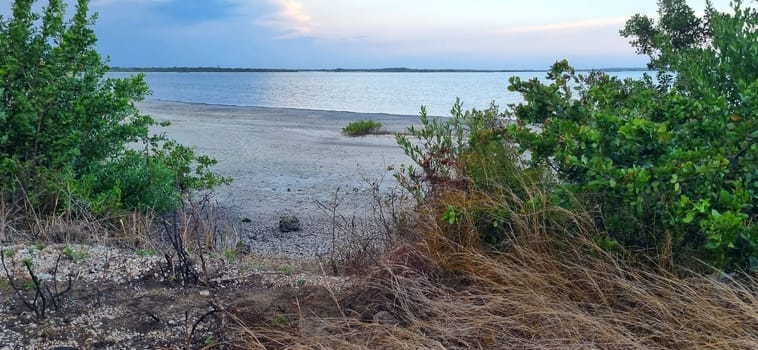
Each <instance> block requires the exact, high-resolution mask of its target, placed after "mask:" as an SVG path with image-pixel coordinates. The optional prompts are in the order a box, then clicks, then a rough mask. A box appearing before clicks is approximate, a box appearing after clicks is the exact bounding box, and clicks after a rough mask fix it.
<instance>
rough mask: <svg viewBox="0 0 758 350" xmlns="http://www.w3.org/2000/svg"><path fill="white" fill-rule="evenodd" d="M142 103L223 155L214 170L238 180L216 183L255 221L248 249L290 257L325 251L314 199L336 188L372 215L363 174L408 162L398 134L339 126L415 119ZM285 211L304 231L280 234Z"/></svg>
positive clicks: (178, 133) (355, 209)
mask: <svg viewBox="0 0 758 350" xmlns="http://www.w3.org/2000/svg"><path fill="white" fill-rule="evenodd" d="M138 107H139V108H140V110H141V111H142V112H143V113H145V114H149V115H152V116H153V117H154V118H156V119H157V120H159V121H170V122H171V126H170V127H168V128H165V129H164V131H165V132H166V133H167V135H168V136H169V137H171V138H173V139H175V140H177V141H179V142H180V143H182V144H185V145H190V146H193V147H195V149H196V150H197V151H198V152H199V153H203V154H207V155H209V156H211V157H213V158H216V159H217V160H218V161H219V164H218V165H217V166H216V167H215V170H216V171H217V172H218V173H219V174H222V175H224V176H231V177H233V178H234V182H233V183H232V184H231V185H230V186H225V187H223V188H219V189H217V190H216V191H215V192H216V193H217V196H216V198H218V200H219V202H220V203H221V204H222V205H224V206H227V207H230V208H234V209H235V210H236V211H237V212H238V213H239V215H240V217H243V218H249V219H251V220H252V223H251V227H249V230H250V232H249V235H250V236H251V239H252V241H251V248H252V249H253V250H256V249H257V248H259V249H260V250H261V252H266V253H274V254H285V255H293V254H294V255H298V254H307V253H304V252H309V251H314V252H318V251H323V247H318V246H317V247H313V245H314V244H316V245H318V244H320V242H321V241H323V239H324V237H321V236H322V235H323V234H324V233H325V232H326V231H328V230H327V228H326V227H325V225H326V218H325V217H324V215H323V213H322V211H321V210H319V209H318V206H317V205H316V201H317V200H318V201H322V202H326V201H329V200H330V199H331V198H333V196H334V193H335V190H336V189H337V188H338V187H339V188H340V189H341V192H342V193H344V194H345V195H344V196H345V197H346V198H345V199H344V202H345V203H343V204H342V205H341V208H340V209H341V210H345V211H347V214H348V215H353V214H356V215H358V216H361V215H365V214H369V213H367V211H370V205H369V202H368V200H367V197H366V194H365V192H366V190H367V188H368V187H369V185H368V184H367V183H366V180H368V181H369V182H380V183H383V184H384V185H388V184H391V183H393V182H394V179H393V178H392V172H390V171H387V168H388V167H389V166H395V167H398V166H399V165H400V164H403V163H404V164H408V163H409V162H410V159H409V158H408V157H407V156H405V155H404V154H403V152H402V150H401V149H400V148H399V147H398V146H397V144H396V143H395V139H394V136H392V135H371V136H365V137H347V136H344V135H342V134H341V132H340V130H341V129H342V127H344V126H345V125H346V124H347V123H348V122H350V121H351V120H358V119H367V118H371V119H374V120H377V121H380V122H382V123H383V125H384V127H385V129H387V130H390V131H403V130H405V128H406V127H408V126H409V125H411V124H416V123H417V121H418V118H416V117H415V116H403V115H390V114H370V113H368V114H367V113H352V112H339V111H321V110H305V109H290V108H269V107H240V106H221V105H208V104H197V103H182V102H168V101H157V100H146V101H143V102H140V103H139V104H138ZM287 214H294V215H297V216H298V217H299V218H301V221H302V224H303V231H301V232H299V233H298V234H296V235H293V234H288V235H284V234H280V233H279V232H278V229H277V225H278V220H279V217H280V216H282V215H287ZM298 246H300V247H301V248H297V247H298ZM256 247H257V248H256Z"/></svg>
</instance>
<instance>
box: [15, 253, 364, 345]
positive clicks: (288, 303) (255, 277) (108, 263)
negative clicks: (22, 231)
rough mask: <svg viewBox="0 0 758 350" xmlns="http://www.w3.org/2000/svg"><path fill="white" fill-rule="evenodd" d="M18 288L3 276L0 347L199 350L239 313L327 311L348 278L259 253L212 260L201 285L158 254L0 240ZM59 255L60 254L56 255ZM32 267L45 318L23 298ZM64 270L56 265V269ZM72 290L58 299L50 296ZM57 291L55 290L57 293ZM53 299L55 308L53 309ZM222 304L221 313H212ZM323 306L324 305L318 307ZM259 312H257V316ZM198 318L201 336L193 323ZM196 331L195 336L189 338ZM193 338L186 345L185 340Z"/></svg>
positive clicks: (280, 316) (274, 317)
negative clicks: (174, 271)
mask: <svg viewBox="0 0 758 350" xmlns="http://www.w3.org/2000/svg"><path fill="white" fill-rule="evenodd" d="M2 249H3V255H4V260H5V266H6V267H7V269H8V274H9V275H10V277H11V278H12V279H13V281H14V282H13V285H15V288H14V287H13V285H12V284H11V282H10V281H9V280H8V278H7V277H6V273H5V271H2V277H0V320H2V327H0V349H3V350H5V349H54V348H56V347H58V349H155V348H175V349H184V348H193V349H194V348H201V347H203V346H205V345H211V344H214V343H215V344H216V345H219V344H221V342H223V341H228V340H229V339H230V337H232V336H231V335H230V334H225V333H223V332H224V331H222V329H229V327H228V325H229V324H230V322H233V321H232V320H231V319H230V318H229V317H228V315H227V314H226V313H225V312H223V311H224V310H226V311H233V313H237V314H239V313H242V314H245V315H248V318H249V317H253V318H257V322H260V323H264V324H272V325H277V323H281V324H284V323H286V322H288V320H289V317H290V315H293V314H295V313H297V312H303V310H304V309H306V310H307V309H309V308H314V309H317V310H318V309H323V308H329V307H330V306H329V304H328V303H324V301H325V300H329V299H328V298H329V296H328V295H329V293H338V292H339V291H340V290H342V289H344V288H345V286H347V284H348V283H349V281H348V279H346V278H344V277H331V276H328V275H327V274H326V273H324V272H323V270H321V268H320V267H319V266H318V264H315V263H310V264H308V263H305V262H303V261H296V260H292V259H276V258H272V257H260V256H252V255H243V254H236V255H235V256H229V255H227V256H218V255H213V254H209V255H208V257H207V259H206V263H207V265H206V270H207V271H208V275H207V276H208V286H206V285H205V282H204V280H205V274H203V273H202V269H201V268H200V266H196V268H197V271H198V272H199V275H200V276H201V282H200V283H198V284H196V285H192V286H182V285H181V283H180V282H181V281H180V280H178V279H176V278H175V277H172V275H171V274H170V273H167V272H166V268H167V267H166V264H165V260H164V258H163V257H162V256H160V253H158V252H157V251H153V250H131V249H122V248H113V247H105V246H85V245H50V246H43V245H41V244H24V245H12V246H3V247H2ZM59 257H60V258H59ZM25 262H28V263H30V264H31V267H32V271H33V273H34V274H35V277H36V278H38V279H39V280H40V281H42V282H41V283H42V284H43V286H45V287H44V288H46V289H45V290H44V291H43V293H45V295H46V296H47V297H46V299H47V300H46V301H47V304H48V305H47V306H46V315H45V316H44V318H42V317H41V316H40V315H38V314H35V312H34V310H33V309H32V308H30V307H28V306H26V305H24V303H23V302H22V300H21V298H22V297H23V298H25V299H26V300H27V301H28V302H29V303H30V304H32V305H33V306H34V308H36V309H37V310H41V308H42V306H41V300H39V299H38V300H37V303H36V304H35V303H34V302H33V300H34V295H35V292H36V291H35V287H34V283H33V282H32V278H31V276H30V274H29V272H28V271H27V269H26V267H25ZM56 266H57V269H56ZM69 278H70V281H71V288H70V290H69V291H67V292H65V293H63V294H62V295H61V296H60V297H57V298H54V299H53V298H50V296H49V294H48V292H47V288H49V290H50V291H51V292H52V293H53V294H55V293H56V290H57V292H62V291H65V290H66V289H67V288H68V283H69ZM56 288H57V289H56ZM53 300H54V302H55V305H51V304H52V301H53ZM214 310H215V312H213V311H214ZM321 311H323V310H321ZM251 315H252V316H251ZM195 323H197V326H196V329H195V330H194V332H191V329H192V328H193V325H194V324H195ZM190 335H191V338H190ZM188 344H189V346H188Z"/></svg>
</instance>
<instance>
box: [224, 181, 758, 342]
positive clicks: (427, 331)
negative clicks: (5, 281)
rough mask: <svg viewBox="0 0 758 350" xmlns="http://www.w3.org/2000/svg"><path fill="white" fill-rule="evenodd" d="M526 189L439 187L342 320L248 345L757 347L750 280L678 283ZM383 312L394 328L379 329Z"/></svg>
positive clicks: (329, 319) (316, 320) (305, 318)
mask: <svg viewBox="0 0 758 350" xmlns="http://www.w3.org/2000/svg"><path fill="white" fill-rule="evenodd" d="M522 185H523V187H522V188H520V189H519V190H518V191H514V190H512V189H505V188H501V189H499V190H492V188H490V189H488V191H487V192H486V193H485V192H482V191H477V190H467V191H461V190H454V189H444V190H442V191H440V192H437V194H436V195H435V196H434V198H431V199H429V200H427V201H426V202H425V203H424V205H422V206H421V207H419V208H418V215H417V216H416V217H417V220H416V221H415V222H414V228H413V231H414V232H416V234H417V240H416V241H415V242H414V243H407V244H404V245H400V246H398V247H397V248H395V249H393V250H391V251H389V252H388V253H387V254H385V256H384V259H383V260H382V261H381V262H380V263H379V264H378V266H377V267H376V268H375V269H374V270H373V273H371V274H370V275H369V276H368V277H366V278H365V279H363V280H361V281H360V282H357V283H356V284H355V288H354V289H353V290H352V292H351V293H348V294H346V295H343V296H341V297H340V299H339V307H340V310H341V311H340V313H336V312H332V313H330V314H322V315H318V314H309V313H308V312H305V311H304V312H302V313H301V314H299V315H297V318H298V321H297V322H293V325H292V326H291V327H289V328H282V327H269V326H266V325H261V324H246V323H244V322H240V324H241V325H242V327H240V328H239V334H238V336H239V337H240V338H239V339H240V341H241V342H242V343H243V344H245V345H242V346H239V348H249V349H259V348H316V349H333V348H365V349H376V348H388V349H390V348H391V349H419V348H436V349H442V348H483V349H496V348H523V349H566V348H582V349H585V348H588V349H651V348H653V349H693V348H697V349H754V348H757V347H758V298H757V297H756V292H755V286H756V285H757V284H756V280H755V279H754V278H753V277H750V276H725V277H723V278H715V277H710V276H704V275H698V274H695V273H687V272H679V273H676V274H675V273H673V272H669V270H668V269H664V268H656V267H655V266H651V265H650V264H649V263H647V264H641V263H637V262H635V260H634V259H633V258H632V257H631V256H627V255H624V254H621V253H608V252H606V251H604V250H603V249H602V248H601V247H599V246H598V245H597V244H595V241H594V240H593V239H592V237H596V236H597V234H598V232H596V231H595V226H594V225H593V224H592V220H591V216H590V215H588V214H587V213H586V212H583V211H581V210H575V211H567V210H565V209H561V208H556V207H550V206H549V205H547V204H545V203H546V201H542V199H544V198H545V193H542V192H541V191H540V190H539V189H538V188H537V187H534V186H532V183H530V182H528V181H523V182H522ZM523 190H527V192H526V193H527V195H526V196H524V191H523ZM517 193H518V195H517ZM451 205H452V206H455V207H457V208H459V209H460V210H461V212H462V213H463V214H462V215H461V219H460V220H458V221H457V222H455V223H454V224H450V223H449V222H448V221H443V220H440V217H441V214H442V212H443V211H444V210H445V208H447V207H449V206H451ZM481 207H488V208H490V209H492V211H493V212H498V213H502V215H503V217H502V218H501V219H503V222H504V223H507V224H506V225H507V227H508V232H509V233H510V234H509V235H508V237H507V238H506V239H505V240H504V241H503V242H502V243H501V244H500V245H499V246H496V247H495V246H488V245H487V244H485V243H484V242H482V240H481V239H480V238H481V237H480V230H479V229H478V228H477V225H476V221H475V220H472V219H471V217H473V216H469V215H465V213H466V211H467V210H469V209H472V210H473V209H475V208H481ZM495 209H496V210H495ZM324 302H328V301H324ZM379 311H385V312H388V313H389V314H391V315H392V317H394V318H395V319H396V320H397V322H378V321H377V320H374V317H372V315H376V313H377V312H379ZM343 315H344V316H343Z"/></svg>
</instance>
